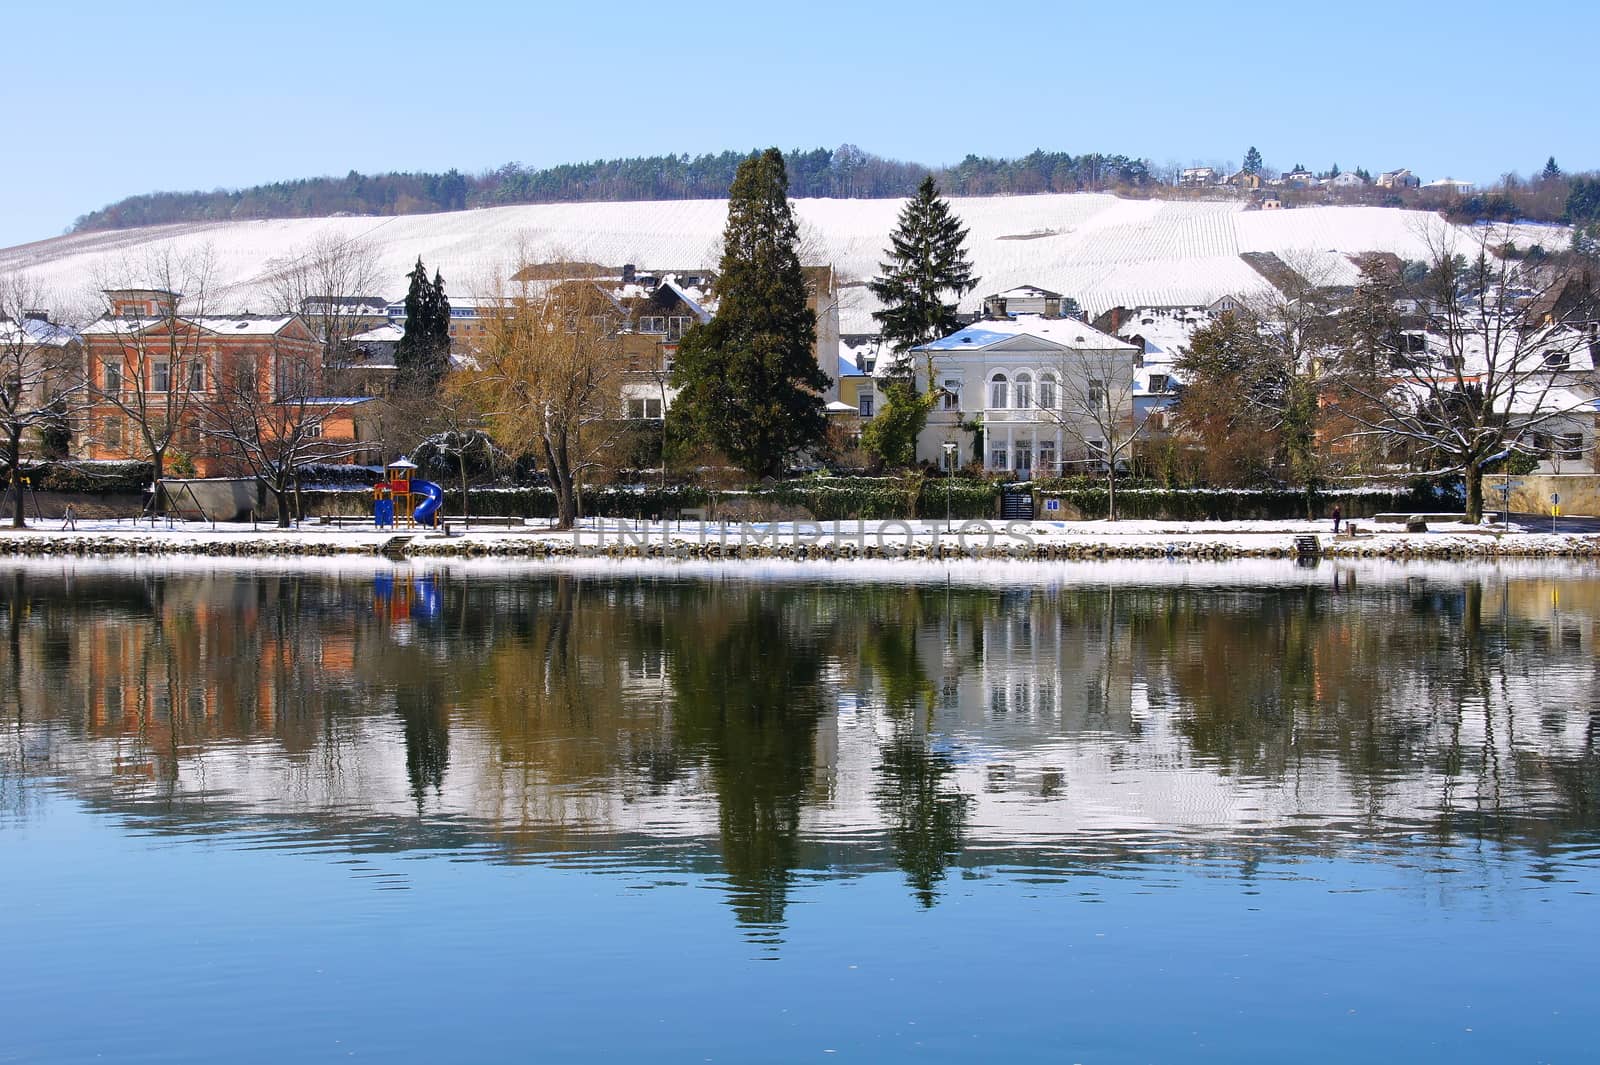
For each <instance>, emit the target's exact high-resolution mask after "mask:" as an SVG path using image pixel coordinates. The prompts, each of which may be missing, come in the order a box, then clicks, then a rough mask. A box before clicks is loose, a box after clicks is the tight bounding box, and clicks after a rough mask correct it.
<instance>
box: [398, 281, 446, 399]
mask: <svg viewBox="0 0 1600 1065" xmlns="http://www.w3.org/2000/svg"><path fill="white" fill-rule="evenodd" d="M406 277H407V278H408V279H410V281H411V285H410V287H409V288H408V289H407V290H406V331H405V335H404V336H402V337H401V338H400V343H399V344H398V345H396V347H395V352H394V362H395V367H396V369H397V370H398V371H399V376H400V384H401V387H403V388H408V389H414V390H417V391H423V392H431V391H433V390H434V389H436V388H437V387H438V386H439V382H440V381H442V380H443V379H444V375H445V373H446V372H447V371H448V370H449V368H450V301H449V300H448V299H447V298H446V297H445V294H444V278H443V277H441V276H440V275H439V274H438V272H437V271H435V273H434V275H433V281H431V282H430V281H429V280H428V271H427V268H426V267H424V266H423V265H422V258H421V256H418V257H417V265H416V266H415V267H414V268H412V270H411V272H410V273H409V274H407V275H406Z"/></svg>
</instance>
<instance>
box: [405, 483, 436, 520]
mask: <svg viewBox="0 0 1600 1065" xmlns="http://www.w3.org/2000/svg"><path fill="white" fill-rule="evenodd" d="M411 490H412V491H413V492H415V493H416V494H417V495H420V496H422V497H423V500H422V502H421V503H419V504H417V509H416V510H413V511H412V512H411V516H412V517H413V518H415V519H416V520H417V524H418V525H430V526H431V525H432V524H433V522H434V518H435V517H436V516H437V515H438V513H439V508H440V507H442V506H444V489H443V488H440V487H439V486H438V485H436V484H434V483H433V482H432V481H412V482H411Z"/></svg>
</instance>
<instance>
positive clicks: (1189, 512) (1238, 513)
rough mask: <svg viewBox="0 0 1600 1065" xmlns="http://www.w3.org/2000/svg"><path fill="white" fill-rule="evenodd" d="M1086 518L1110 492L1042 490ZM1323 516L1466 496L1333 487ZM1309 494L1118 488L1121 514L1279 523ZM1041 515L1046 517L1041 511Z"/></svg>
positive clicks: (1322, 501)
mask: <svg viewBox="0 0 1600 1065" xmlns="http://www.w3.org/2000/svg"><path fill="white" fill-rule="evenodd" d="M1041 495H1042V496H1043V497H1044V498H1047V499H1048V498H1054V499H1060V500H1061V501H1062V502H1063V503H1064V504H1065V505H1066V506H1068V507H1070V508H1072V509H1074V510H1076V511H1077V512H1078V513H1079V514H1081V515H1082V516H1083V517H1085V518H1103V517H1105V516H1106V513H1107V494H1106V489H1105V486H1104V485H1103V484H1102V485H1100V486H1099V487H1094V488H1076V489H1072V490H1068V491H1059V490H1058V491H1050V492H1043V493H1041ZM1313 501H1314V509H1315V510H1316V512H1317V514H1318V515H1323V514H1327V513H1330V512H1331V511H1332V510H1333V508H1334V507H1335V506H1337V507H1339V508H1340V509H1341V510H1342V511H1343V513H1344V516H1345V517H1347V518H1365V517H1371V516H1372V515H1374V514H1382V513H1386V512H1393V511H1399V512H1406V511H1441V510H1442V511H1453V510H1459V509H1460V508H1461V506H1462V500H1461V498H1460V496H1459V495H1458V494H1457V493H1456V491H1455V490H1454V488H1453V487H1451V486H1443V487H1439V486H1434V485H1428V484H1414V485H1408V486H1405V487H1395V488H1393V489H1390V490H1378V491H1374V490H1372V489H1368V488H1362V489H1343V490H1339V489H1334V490H1327V491H1320V492H1316V493H1314V494H1313ZM1305 514H1306V495H1305V492H1304V491H1303V490H1300V489H1291V488H1272V489H1250V488H1223V489H1205V488H1127V489H1125V488H1123V487H1122V486H1121V485H1120V484H1119V485H1118V486H1117V516H1118V517H1119V518H1129V519H1135V520H1145V521H1241V520H1257V521H1262V520H1265V521H1276V520H1283V519H1293V518H1304V517H1305ZM1041 516H1043V515H1042V514H1041Z"/></svg>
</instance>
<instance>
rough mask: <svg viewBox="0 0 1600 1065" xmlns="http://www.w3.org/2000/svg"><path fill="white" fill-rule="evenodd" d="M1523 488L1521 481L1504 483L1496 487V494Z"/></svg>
mask: <svg viewBox="0 0 1600 1065" xmlns="http://www.w3.org/2000/svg"><path fill="white" fill-rule="evenodd" d="M1521 487H1522V482H1521V481H1504V482H1502V483H1500V484H1497V485H1495V486H1494V490H1495V491H1496V492H1511V491H1515V490H1516V489H1518V488H1521Z"/></svg>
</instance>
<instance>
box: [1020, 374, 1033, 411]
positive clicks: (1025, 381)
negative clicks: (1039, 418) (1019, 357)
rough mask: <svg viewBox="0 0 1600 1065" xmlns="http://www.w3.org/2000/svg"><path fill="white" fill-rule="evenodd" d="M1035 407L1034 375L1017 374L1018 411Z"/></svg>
mask: <svg viewBox="0 0 1600 1065" xmlns="http://www.w3.org/2000/svg"><path fill="white" fill-rule="evenodd" d="M1031 406H1033V375H1032V374H1030V373H1019V374H1017V409H1018V410H1027V409H1028V408H1029V407H1031Z"/></svg>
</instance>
